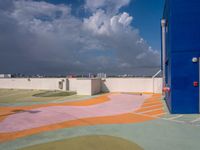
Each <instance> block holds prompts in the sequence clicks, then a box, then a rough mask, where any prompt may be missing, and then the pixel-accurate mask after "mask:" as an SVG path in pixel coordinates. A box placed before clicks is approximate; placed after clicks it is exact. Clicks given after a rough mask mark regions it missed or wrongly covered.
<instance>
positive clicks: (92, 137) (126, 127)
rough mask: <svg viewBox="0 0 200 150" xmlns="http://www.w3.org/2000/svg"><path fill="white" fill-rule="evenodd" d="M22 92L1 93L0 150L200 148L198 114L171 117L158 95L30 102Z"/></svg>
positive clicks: (106, 95) (120, 94)
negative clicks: (13, 96) (12, 97)
mask: <svg viewBox="0 0 200 150" xmlns="http://www.w3.org/2000/svg"><path fill="white" fill-rule="evenodd" d="M21 92H22V91H15V92H14V93H10V92H5V91H1V90H0V149H2V150H15V149H23V150H38V149H39V150H40V149H41V150H47V149H48V150H64V149H65V150H66V149H67V150H112V149H113V150H142V149H144V150H169V149H173V150H188V149H190V150H199V149H200V142H199V141H200V115H171V114H169V113H168V112H167V109H166V106H165V104H164V101H162V100H161V99H162V98H161V95H159V94H135V93H108V94H103V95H99V96H95V97H82V98H80V97H79V98H77V97H71V98H60V99H57V100H56V101H52V99H50V100H49V101H48V100H47V99H45V100H44V101H42V102H41V99H40V101H38V102H36V103H35V102H34V103H32V102H30V103H28V101H29V99H32V97H31V95H28V96H27V97H26V99H27V102H26V101H24V96H23V94H22V93H23V92H22V93H21ZM34 93H35V92H34ZM13 94H14V95H15V96H16V97H17V100H18V101H17V102H16V101H15V100H13V101H11V100H10V103H9V104H10V105H9V104H7V105H5V100H1V99H3V98H7V97H11V96H12V95H13ZM20 97H21V98H22V99H23V103H22V102H20ZM59 100H60V101H59Z"/></svg>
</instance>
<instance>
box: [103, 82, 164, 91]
mask: <svg viewBox="0 0 200 150" xmlns="http://www.w3.org/2000/svg"><path fill="white" fill-rule="evenodd" d="M101 91H102V92H148V93H162V78H154V79H153V78H105V79H102V85H101Z"/></svg>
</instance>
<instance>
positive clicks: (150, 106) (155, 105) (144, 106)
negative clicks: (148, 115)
mask: <svg viewBox="0 0 200 150" xmlns="http://www.w3.org/2000/svg"><path fill="white" fill-rule="evenodd" d="M162 105H163V104H155V105H151V106H142V108H151V107H154V106H162Z"/></svg>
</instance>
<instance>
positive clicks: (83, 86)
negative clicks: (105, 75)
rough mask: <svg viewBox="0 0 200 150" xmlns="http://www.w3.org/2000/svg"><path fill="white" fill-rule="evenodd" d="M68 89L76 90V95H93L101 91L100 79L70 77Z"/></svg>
mask: <svg viewBox="0 0 200 150" xmlns="http://www.w3.org/2000/svg"><path fill="white" fill-rule="evenodd" d="M68 80H69V90H70V91H76V92H77V94H78V95H94V94H98V93H100V92H101V79H81V78H78V79H76V78H70V79H68Z"/></svg>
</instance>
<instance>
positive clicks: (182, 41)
mask: <svg viewBox="0 0 200 150" xmlns="http://www.w3.org/2000/svg"><path fill="white" fill-rule="evenodd" d="M163 19H166V21H167V25H166V33H165V34H166V62H165V68H166V81H165V82H166V85H167V86H168V87H170V92H169V93H166V102H167V105H168V108H169V110H170V112H171V113H174V114H177V113H184V114H193V113H199V109H200V108H199V86H197V87H195V86H194V85H193V82H194V81H198V82H199V62H197V63H194V62H192V58H194V57H197V58H199V57H200V0H166V1H165V8H164V13H163Z"/></svg>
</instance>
